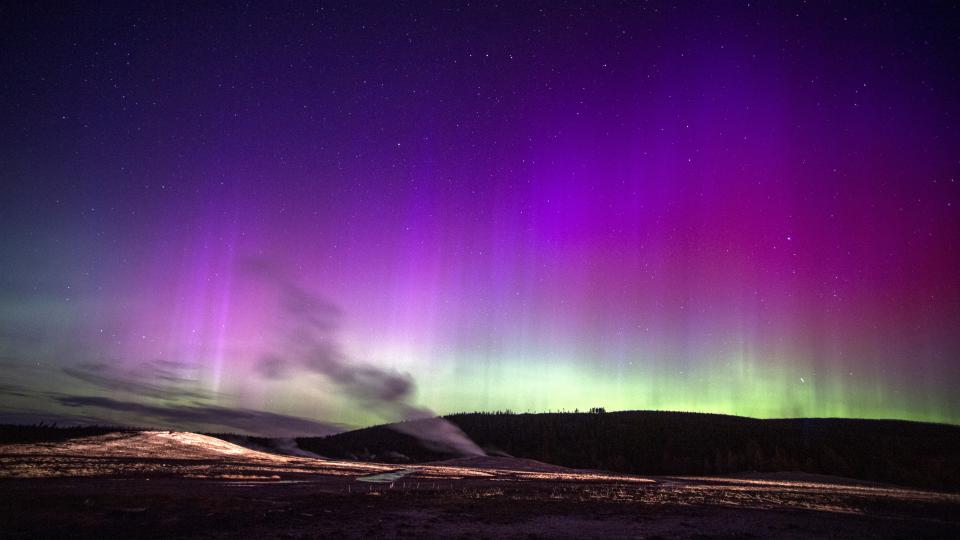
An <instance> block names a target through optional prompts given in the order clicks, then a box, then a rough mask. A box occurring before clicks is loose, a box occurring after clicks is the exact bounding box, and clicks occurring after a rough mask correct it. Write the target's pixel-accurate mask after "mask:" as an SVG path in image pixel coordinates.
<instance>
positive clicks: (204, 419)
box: [57, 396, 343, 437]
mask: <svg viewBox="0 0 960 540" xmlns="http://www.w3.org/2000/svg"><path fill="white" fill-rule="evenodd" d="M57 401H58V402H59V403H60V404H61V405H64V406H66V407H77V408H94V409H104V410H110V411H114V412H121V413H128V414H131V415H134V416H138V417H141V418H143V419H144V422H145V423H148V424H150V423H153V422H151V421H148V419H149V420H160V421H161V422H165V423H167V424H169V425H171V426H173V427H175V428H178V429H182V426H184V425H191V426H193V427H195V428H200V429H214V430H215V429H219V428H215V426H220V427H223V428H227V429H229V430H238V431H241V432H244V433H248V434H255V435H262V436H267V437H296V436H311V435H312V436H322V435H330V434H333V433H338V432H341V431H343V426H339V425H336V424H327V423H321V422H316V421H313V420H308V419H306V418H300V417H297V416H288V415H283V414H276V413H271V412H266V411H255V410H251V409H242V408H227V407H218V406H209V405H148V404H144V403H135V402H132V401H119V400H115V399H111V398H106V397H98V396H61V397H59V398H57Z"/></svg>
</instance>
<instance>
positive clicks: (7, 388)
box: [0, 383, 34, 397]
mask: <svg viewBox="0 0 960 540" xmlns="http://www.w3.org/2000/svg"><path fill="white" fill-rule="evenodd" d="M0 395H4V396H16V397H33V395H34V394H33V393H31V392H29V391H27V389H26V388H24V387H22V386H20V385H17V384H7V383H0Z"/></svg>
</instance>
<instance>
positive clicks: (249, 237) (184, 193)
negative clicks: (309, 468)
mask: <svg viewBox="0 0 960 540" xmlns="http://www.w3.org/2000/svg"><path fill="white" fill-rule="evenodd" d="M14 4H17V5H14ZM66 4H70V3H68V2H51V3H47V4H44V3H36V5H34V3H30V2H25V3H13V2H6V3H3V4H2V6H0V233H2V234H0V373H2V378H0V421H7V422H35V421H39V420H46V421H51V420H58V421H60V422H99V423H124V424H132V425H150V426H157V427H176V428H184V429H215V430H233V431H246V432H252V433H267V434H280V433H323V432H326V431H329V430H331V429H337V428H341V427H344V426H361V425H369V424H372V423H379V422H383V421H391V420H397V419H402V418H410V417H414V416H419V415H424V414H430V413H431V412H437V413H449V412H455V411H473V410H503V409H512V410H514V411H521V412H522V411H532V412H539V411H548V410H574V409H577V408H579V409H580V410H584V409H587V408H590V407H594V406H603V407H605V408H606V409H607V410H619V409H658V410H681V411H702V412H717V413H728V414H739V415H748V416H757V417H798V416H818V417H820V416H849V417H866V418H902V419H912V420H924V421H937V422H950V423H960V392H958V391H957V388H958V387H960V357H958V355H960V278H958V275H960V270H958V266H960V184H958V181H957V180H958V178H960V131H958V121H960V75H958V74H960V62H958V59H960V52H958V51H960V27H958V25H957V24H956V22H955V21H957V20H960V13H958V11H960V8H958V6H957V4H956V3H952V2H943V3H925V2H893V3H890V4H885V3H882V2H865V3H863V6H861V7H856V6H850V5H846V4H847V3H843V2H834V3H820V2H802V3H791V2H725V1H722V2H703V3H701V2H684V3H680V4H673V3H666V2H650V3H646V2H643V3H641V2H627V3H624V4H621V3H614V2H600V3H598V4H592V3H591V4H579V3H576V4H570V3H560V2H544V3H533V2H522V3H519V5H511V4H510V3H503V4H500V5H497V4H494V3H486V2H480V3H476V4H472V5H467V4H466V3H458V2H454V3H447V4H444V3H433V4H431V3H429V2H413V3H404V2H396V3H393V2H388V3H380V2H374V3H369V4H366V3H362V5H360V6H355V5H353V4H354V3H353V2H347V3H344V4H338V3H322V4H320V5H319V6H314V5H306V4H284V3H274V2H269V3H256V2H248V3H218V5H216V6H214V5H207V3H199V4H203V5H198V3H195V2H187V3H184V4H182V5H177V4H176V3H174V2H161V3H157V5H155V6H139V7H138V6H135V5H134V4H135V3H134V2H119V3H116V4H112V5H111V3H109V2H96V3H88V2H77V3H74V4H73V5H72V6H71V5H66ZM211 4H213V3H211Z"/></svg>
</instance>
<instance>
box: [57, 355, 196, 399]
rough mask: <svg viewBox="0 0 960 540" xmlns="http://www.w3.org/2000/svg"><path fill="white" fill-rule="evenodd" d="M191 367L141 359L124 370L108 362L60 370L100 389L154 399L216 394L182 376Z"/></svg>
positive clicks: (165, 361)
mask: <svg viewBox="0 0 960 540" xmlns="http://www.w3.org/2000/svg"><path fill="white" fill-rule="evenodd" d="M188 367H189V366H188V365H187V364H185V363H181V362H176V361H172V360H153V361H148V362H142V363H140V364H138V365H137V366H136V367H135V368H132V369H131V368H128V369H125V370H124V369H120V368H117V367H115V366H113V365H111V364H108V363H106V362H84V363H81V364H78V365H76V366H68V367H64V368H62V369H61V371H63V373H65V374H67V375H69V376H71V377H73V378H75V379H78V380H81V381H84V382H86V383H89V384H91V385H93V386H96V387H98V388H102V389H105V390H111V391H120V392H128V393H131V394H136V395H139V396H144V397H150V398H155V399H180V398H183V399H201V400H202V399H210V398H212V397H214V394H213V393H212V392H208V391H205V390H203V389H201V388H198V387H197V384H196V381H195V380H194V379H191V378H189V377H183V376H181V375H179V373H180V372H181V371H182V370H183V369H185V368H188Z"/></svg>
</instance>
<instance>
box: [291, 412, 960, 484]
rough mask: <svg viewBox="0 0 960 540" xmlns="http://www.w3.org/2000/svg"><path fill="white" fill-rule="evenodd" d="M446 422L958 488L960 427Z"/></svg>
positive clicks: (336, 445) (348, 453)
mask: <svg viewBox="0 0 960 540" xmlns="http://www.w3.org/2000/svg"><path fill="white" fill-rule="evenodd" d="M446 418H447V419H448V420H450V421H451V422H453V423H455V424H456V425H458V426H459V427H460V428H461V429H462V430H463V431H464V432H465V433H466V434H467V435H469V436H470V437H471V438H472V439H473V440H474V441H475V442H477V444H479V445H480V446H482V447H484V448H485V449H487V450H488V451H491V452H494V453H496V452H502V453H506V454H509V455H512V456H515V457H523V458H530V459H536V460H539V461H544V462H547V463H554V464H557V465H563V466H567V467H575V468H594V469H605V470H610V471H617V472H628V473H636V474H651V475H709V474H728V473H736V472H745V471H762V472H767V471H804V472H809V473H818V474H830V475H838V476H847V477H851V478H859V479H864V480H874V481H882V482H891V483H896V484H904V485H913V486H922V487H932V488H941V489H944V488H945V489H951V490H958V489H960V426H953V425H944V424H927V423H920V422H907V421H899V420H853V419H839V418H802V419H788V420H758V419H754V418H744V417H738V416H725V415H715V414H696V413H676V412H651V411H624V412H613V413H545V414H510V413H492V414H491V413H471V414H455V415H451V416H448V417H446ZM297 442H298V444H299V446H300V447H301V448H303V449H304V450H309V451H311V452H316V453H318V454H320V455H323V456H327V457H331V458H350V459H371V460H377V461H386V462H402V461H414V462H420V461H433V460H438V459H446V458H449V457H451V456H450V455H449V454H443V453H439V452H436V451H432V450H428V449H426V448H424V447H422V446H421V445H420V444H419V443H418V442H417V440H416V439H414V438H413V437H411V436H409V435H405V434H402V433H399V432H398V431H395V430H393V429H390V428H389V427H388V426H376V427H371V428H366V429H360V430H356V431H349V432H346V433H340V434H337V435H332V436H329V437H317V438H304V439H298V441H297Z"/></svg>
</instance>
